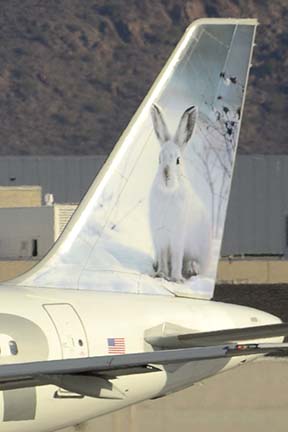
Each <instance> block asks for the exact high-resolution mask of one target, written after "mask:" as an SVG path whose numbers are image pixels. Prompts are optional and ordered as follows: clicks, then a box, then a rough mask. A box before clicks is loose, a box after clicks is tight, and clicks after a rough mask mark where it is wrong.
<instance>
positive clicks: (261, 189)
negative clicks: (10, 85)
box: [0, 155, 288, 256]
mask: <svg viewBox="0 0 288 432" xmlns="http://www.w3.org/2000/svg"><path fill="white" fill-rule="evenodd" d="M104 160H105V156H81V157H76V156H63V157H53V156H51V157H48V156H47V157H2V158H0V186H12V185H14V186H17V185H19V186H21V185H40V186H42V190H43V196H44V195H45V193H53V195H54V197H55V202H58V203H78V202H79V201H80V200H81V198H82V197H83V195H84V193H85V192H86V190H87V189H88V187H89V185H90V184H91V182H92V181H93V179H94V177H95V176H96V174H97V172H98V171H99V169H100V168H101V166H102V164H103V162H104ZM287 184H288V156H287V155H272V156H271V155H253V156H250V155H249V156H246V155H238V156H237V161H236V167H235V175H234V178H233V183H232V189H231V196H230V201H229V206H228V216H227V222H226V227H225V234H224V239H223V246H222V256H227V255H274V254H275V255H284V254H285V253H286V249H287V245H286V236H287V235H286V234H287V233H286V218H287V215H288V190H287V186H286V185H287Z"/></svg>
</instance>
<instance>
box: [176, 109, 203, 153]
mask: <svg viewBox="0 0 288 432" xmlns="http://www.w3.org/2000/svg"><path fill="white" fill-rule="evenodd" d="M197 113H198V110H197V107H195V106H191V107H189V108H187V109H186V111H184V114H183V115H182V117H181V120H180V123H179V126H178V129H177V131H176V134H175V142H176V143H177V144H178V145H179V147H181V148H182V147H185V145H186V144H187V143H188V141H189V140H190V138H191V136H192V134H193V130H194V128H195V124H196V119H197Z"/></svg>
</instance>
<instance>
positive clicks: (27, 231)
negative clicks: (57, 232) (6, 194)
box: [0, 207, 54, 259]
mask: <svg viewBox="0 0 288 432" xmlns="http://www.w3.org/2000/svg"><path fill="white" fill-rule="evenodd" d="M35 242H36V245H35ZM53 243H54V209H53V207H23V208H1V209H0V259H6V258H9V259H19V258H24V259H25V258H26V259H27V258H31V257H32V256H34V257H35V258H36V257H37V256H38V257H42V256H43V255H44V254H46V252H47V251H48V249H49V248H50V247H51V246H52V244H53ZM35 249H37V250H36V251H35Z"/></svg>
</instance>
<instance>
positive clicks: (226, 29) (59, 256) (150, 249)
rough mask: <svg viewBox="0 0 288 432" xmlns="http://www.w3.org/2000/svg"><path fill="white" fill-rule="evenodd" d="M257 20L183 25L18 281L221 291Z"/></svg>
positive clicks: (193, 293)
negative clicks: (114, 139) (37, 258)
mask: <svg viewBox="0 0 288 432" xmlns="http://www.w3.org/2000/svg"><path fill="white" fill-rule="evenodd" d="M256 26H257V22H256V20H252V19H202V20H198V21H196V22H195V23H193V24H192V25H191V26H190V27H189V28H188V29H187V31H186V32H185V34H184V36H183V38H182V39H181V41H180V42H179V44H178V45H177V47H176V49H175V51H174V52H173V54H172V56H171V58H170V59H169V60H168V62H167V64H166V66H165V67H164V69H163V70H162V72H161V73H160V75H159V77H158V78H157V80H156V82H155V83H154V85H153V86H152V89H151V90H150V92H149V93H148V95H147V96H146V98H145V99H144V101H143V103H142V104H141V106H140V108H139V109H138V111H137V112H136V114H135V116H134V117H133V119H132V120H131V122H130V124H129V125H128V127H127V129H126V130H125V132H124V133H123V135H122V136H121V138H120V140H119V142H118V143H117V145H116V146H115V149H114V150H113V152H112V153H111V155H110V157H109V158H108V160H107V162H106V163H105V165H104V167H103V169H102V170H101V172H100V174H99V175H98V176H97V178H96V179H95V181H94V183H93V184H92V186H91V188H90V189H89V191H88V192H87V194H86V196H85V197H84V199H83V200H82V202H81V204H80V205H79V208H78V209H77V211H76V212H75V214H74V216H73V218H72V219H71V221H70V223H69V224H68V226H67V227H66V229H65V231H64V233H63V234H62V236H61V237H60V239H59V240H58V241H57V243H56V244H55V245H54V246H53V248H52V249H51V251H50V252H49V253H48V255H47V256H46V257H45V258H44V259H43V260H42V261H41V262H40V263H39V264H38V265H36V266H35V267H34V268H33V269H32V270H30V271H29V272H28V273H26V274H24V275H23V276H21V277H19V278H17V279H15V280H14V281H12V282H13V283H17V284H18V285H25V286H38V287H55V288H70V289H93V290H99V291H119V292H130V293H143V294H160V295H180V296H190V297H198V298H206V299H209V298H211V297H212V296H213V291H214V284H215V277H216V271H217V265H218V260H219V256H220V248H221V241H222V236H223V230H224V223H225V218H226V210H227V203H228V198H229V192H230V186H231V180H232V175H233V166H234V161H235V154H236V149H237V143H238V137H239V131H240V124H241V118H242V113H243V104H244V98H245V92H246V86H247V80H248V73H249V68H250V62H251V56H252V50H253V45H254V37H255V31H256ZM12 282H11V283H12Z"/></svg>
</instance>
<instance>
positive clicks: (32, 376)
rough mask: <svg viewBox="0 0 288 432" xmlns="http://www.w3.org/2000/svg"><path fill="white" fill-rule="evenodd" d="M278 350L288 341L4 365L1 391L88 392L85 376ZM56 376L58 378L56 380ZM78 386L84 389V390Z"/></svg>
mask: <svg viewBox="0 0 288 432" xmlns="http://www.w3.org/2000/svg"><path fill="white" fill-rule="evenodd" d="M282 334H283V333H282ZM275 351H276V352H279V351H281V352H288V344H283V343H267V344H265V343H261V344H258V343H251V344H229V345H220V346H219V345H218V346H207V347H198V348H185V349H176V350H163V351H162V350H161V351H153V352H141V353H135V354H123V355H116V356H111V355H110V356H99V357H87V358H75V359H65V360H50V361H39V362H32V363H19V364H13V365H2V366H0V390H7V389H12V388H13V389H16V388H23V387H31V386H35V385H47V384H54V385H55V384H56V382H57V385H58V386H59V385H60V386H61V382H63V383H64V385H65V388H69V390H70V391H74V392H76V393H80V394H84V395H85V385H83V386H82V381H81V380H82V379H83V384H84V383H86V381H87V377H88V376H91V377H95V378H96V377H97V376H101V375H102V376H103V375H105V374H106V375H107V376H109V375H110V374H114V375H115V376H117V371H118V370H119V372H120V371H121V372H120V374H121V375H122V374H123V371H124V370H126V371H127V375H128V374H129V371H130V370H131V369H132V370H133V369H134V371H135V368H148V369H150V370H151V371H152V372H160V371H161V369H158V368H157V367H155V365H161V366H165V365H168V364H175V363H188V362H193V361H204V360H213V359H220V358H230V357H236V356H248V355H259V354H267V353H271V352H275ZM83 374H85V375H83ZM55 377H57V380H56V381H55ZM104 381H105V388H106V387H107V385H108V384H109V382H108V381H107V378H106V380H105V379H104ZM75 385H76V387H75ZM73 386H74V387H73ZM100 387H101V386H100ZM100 387H99V389H98V390H99V396H97V395H95V396H94V397H101V392H100V390H101V388H100ZM79 389H81V391H80V390H79ZM98 390H97V391H98ZM108 390H109V389H108ZM112 390H113V389H112ZM116 393H117V392H116ZM117 394H118V393H117ZM91 395H92V392H89V396H91ZM116 396H117V395H116ZM111 397H113V394H111Z"/></svg>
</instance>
